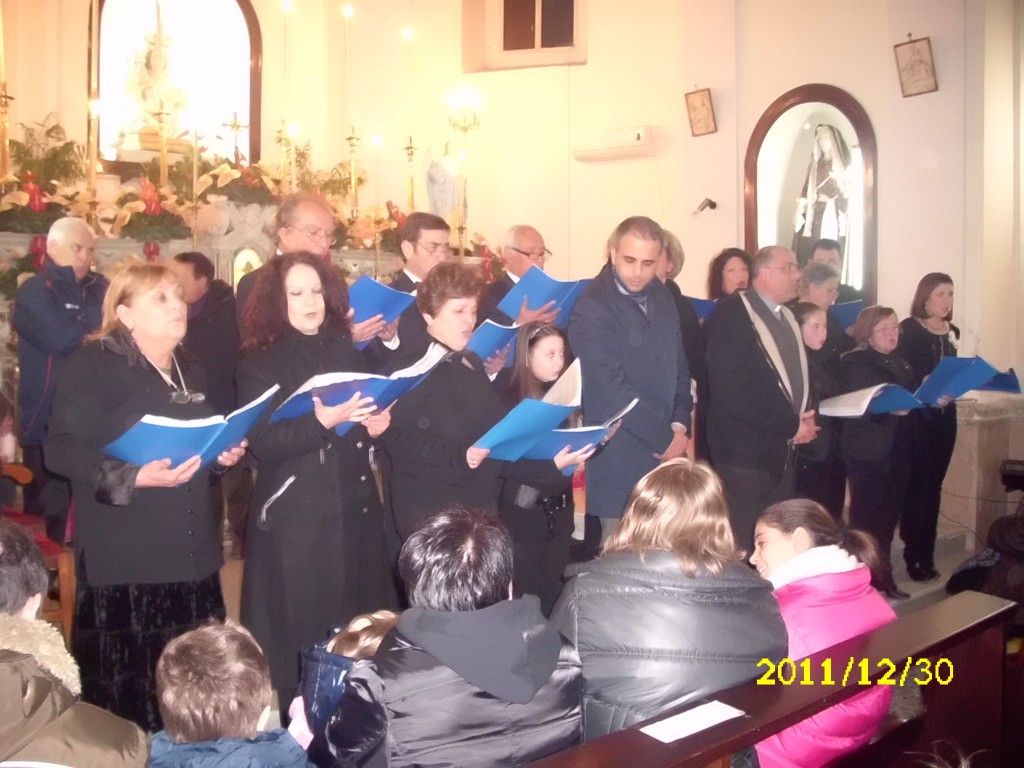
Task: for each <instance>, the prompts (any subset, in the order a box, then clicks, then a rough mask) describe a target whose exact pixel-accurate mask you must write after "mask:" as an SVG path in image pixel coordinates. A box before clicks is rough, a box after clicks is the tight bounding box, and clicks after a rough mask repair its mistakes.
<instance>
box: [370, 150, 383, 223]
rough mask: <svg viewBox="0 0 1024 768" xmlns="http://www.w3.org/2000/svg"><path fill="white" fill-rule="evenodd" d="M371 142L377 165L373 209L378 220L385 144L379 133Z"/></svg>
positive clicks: (374, 174)
mask: <svg viewBox="0 0 1024 768" xmlns="http://www.w3.org/2000/svg"><path fill="white" fill-rule="evenodd" d="M370 141H372V142H373V162H374V165H375V168H374V171H373V176H374V185H373V207H374V209H375V211H374V214H373V215H374V218H377V217H378V216H379V215H380V145H381V144H383V143H384V137H383V136H381V135H380V134H379V133H375V134H373V136H372V137H371V138H370Z"/></svg>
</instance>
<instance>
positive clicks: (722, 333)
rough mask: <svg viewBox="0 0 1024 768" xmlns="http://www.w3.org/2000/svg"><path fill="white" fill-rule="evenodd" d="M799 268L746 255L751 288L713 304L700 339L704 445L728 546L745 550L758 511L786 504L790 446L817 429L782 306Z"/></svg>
mask: <svg viewBox="0 0 1024 768" xmlns="http://www.w3.org/2000/svg"><path fill="white" fill-rule="evenodd" d="M799 280H800V269H799V267H798V266H797V263H796V257H795V256H794V255H793V252H792V251H790V250H789V249H787V248H783V247H781V246H777V245H775V246H768V247H766V248H762V249H761V250H759V251H758V252H757V255H756V256H754V261H753V269H752V270H751V287H750V288H748V289H745V290H740V291H736V293H734V294H733V295H732V296H729V297H727V298H725V299H722V300H721V301H719V302H718V304H717V306H716V307H715V309H714V310H713V311H712V313H711V315H710V317H708V319H707V320H705V321H704V330H705V332H706V334H707V338H708V344H707V361H708V382H709V389H710V393H711V397H710V402H709V404H708V444H709V448H710V450H711V463H712V465H713V466H714V468H715V471H716V472H717V473H718V475H719V477H721V478H722V485H723V486H725V495H726V498H727V500H728V502H729V510H730V513H731V517H732V527H733V531H734V532H735V534H736V543H737V544H738V545H739V546H741V547H743V548H745V549H747V550H748V551H752V546H753V541H754V524H755V523H756V522H757V518H758V517H759V516H760V514H761V513H762V512H764V510H765V508H766V507H768V506H770V505H771V504H774V503H775V502H778V501H784V500H785V499H789V498H792V496H793V493H794V479H795V462H794V458H795V447H796V446H797V445H799V444H801V443H808V442H810V441H811V440H813V439H814V438H815V436H816V435H817V433H818V431H819V427H818V426H817V425H816V424H815V421H814V411H811V410H808V409H807V398H808V380H807V356H806V353H805V352H804V345H803V340H802V337H801V335H800V326H799V325H797V322H796V318H794V317H793V313H792V312H791V311H790V310H789V308H788V307H786V306H785V305H786V302H788V301H792V300H793V299H795V298H796V295H797V283H798V282H799Z"/></svg>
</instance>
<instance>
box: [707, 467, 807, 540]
mask: <svg viewBox="0 0 1024 768" xmlns="http://www.w3.org/2000/svg"><path fill="white" fill-rule="evenodd" d="M715 471H716V472H717V473H718V476H719V477H720V478H721V479H722V485H723V486H724V487H725V499H726V501H727V502H728V503H729V515H730V517H731V519H732V531H733V534H734V535H735V536H736V545H737V546H738V547H741V548H743V549H746V550H747V552H748V553H749V552H753V551H754V526H755V525H756V524H757V519H758V518H759V517H760V516H761V513H762V512H764V511H765V509H766V508H767V507H770V506H771V505H772V504H775V503H776V502H779V501H785V500H786V499H791V498H793V490H794V475H795V472H794V471H793V465H792V464H791V463H790V464H787V465H786V468H785V471H783V472H781V473H779V474H774V473H772V472H764V471H762V470H759V469H747V468H746V467H734V466H731V465H729V464H715Z"/></svg>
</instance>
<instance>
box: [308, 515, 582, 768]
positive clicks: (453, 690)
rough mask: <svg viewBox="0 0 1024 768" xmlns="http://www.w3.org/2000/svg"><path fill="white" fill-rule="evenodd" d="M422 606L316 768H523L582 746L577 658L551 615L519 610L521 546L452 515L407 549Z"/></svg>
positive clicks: (321, 738) (333, 726)
mask: <svg viewBox="0 0 1024 768" xmlns="http://www.w3.org/2000/svg"><path fill="white" fill-rule="evenodd" d="M398 565H399V571H400V573H401V576H402V579H403V581H404V582H405V587H406V591H407V593H408V597H409V603H410V604H411V605H412V606H413V607H412V608H410V609H409V610H407V611H405V613H403V614H402V616H401V618H400V619H399V622H398V626H397V628H396V629H394V630H392V631H391V632H390V633H389V634H388V635H387V636H386V637H385V638H384V641H383V642H382V643H381V646H380V648H379V649H378V651H377V654H376V656H374V658H373V659H372V660H370V661H359V662H356V664H355V666H353V667H352V671H350V672H349V674H348V677H347V678H346V681H345V692H344V694H342V699H341V703H340V704H339V705H338V708H337V710H336V711H335V713H334V715H333V716H332V717H331V719H330V721H329V723H328V726H327V731H326V736H325V735H324V734H318V735H317V736H316V737H315V738H314V741H313V744H312V745H311V747H310V758H311V759H313V760H314V761H315V762H316V763H317V764H318V765H350V764H352V762H351V761H354V760H358V761H359V764H360V765H379V766H389V767H390V768H395V767H396V766H410V765H422V764H425V763H429V764H430V765H433V766H448V765H450V766H459V767H460V768H473V766H480V767H481V768H483V767H484V766H494V765H524V764H526V763H529V762H531V761H533V760H537V759H539V758H541V757H543V756H545V755H549V754H552V753H554V752H558V751H560V750H563V749H567V748H569V747H571V746H573V745H575V744H578V743H579V740H580V730H581V718H580V699H581V693H582V691H581V687H580V686H581V678H580V663H579V657H578V655H577V653H576V651H575V649H574V648H573V647H572V645H571V644H570V643H568V641H566V640H565V639H564V638H563V637H562V636H561V635H559V634H558V632H557V631H556V630H555V629H554V627H552V626H551V625H550V624H549V623H548V622H547V620H546V619H544V617H543V616H542V615H541V612H540V604H539V601H538V600H537V598H536V597H533V596H532V595H528V596H526V597H523V598H521V599H519V600H512V599H511V594H512V592H511V588H512V540H511V538H510V536H509V534H508V531H507V530H506V529H505V526H504V525H503V524H502V523H501V521H500V520H499V519H498V518H497V517H495V516H493V515H489V514H486V513H484V512H479V511H476V510H469V509H463V508H459V507H454V508H451V509H448V510H446V511H443V512H440V513H439V514H437V515H435V516H434V517H432V518H431V519H430V520H429V521H428V522H427V523H426V524H425V525H424V526H423V527H422V528H421V529H420V530H419V531H417V532H416V533H414V534H413V535H412V536H410V537H409V539H408V540H407V541H406V542H405V545H404V546H403V547H402V553H401V556H400V557H399V563H398Z"/></svg>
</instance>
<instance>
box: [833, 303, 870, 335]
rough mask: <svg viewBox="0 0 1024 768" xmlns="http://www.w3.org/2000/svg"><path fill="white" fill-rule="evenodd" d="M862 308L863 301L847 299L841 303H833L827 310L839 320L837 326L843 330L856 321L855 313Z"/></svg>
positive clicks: (857, 313)
mask: <svg viewBox="0 0 1024 768" xmlns="http://www.w3.org/2000/svg"><path fill="white" fill-rule="evenodd" d="M862 309H864V302H863V301H847V302H844V303H842V304H833V305H832V306H831V307H829V310H828V311H829V312H831V313H832V316H833V317H834V318H835V319H836V320H838V321H839V327H840V328H842V329H843V330H844V331H845V330H846V329H847V328H849V327H851V326H852V325H853V324H854V323H855V322H857V315H859V314H860V313H861V310H862Z"/></svg>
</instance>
